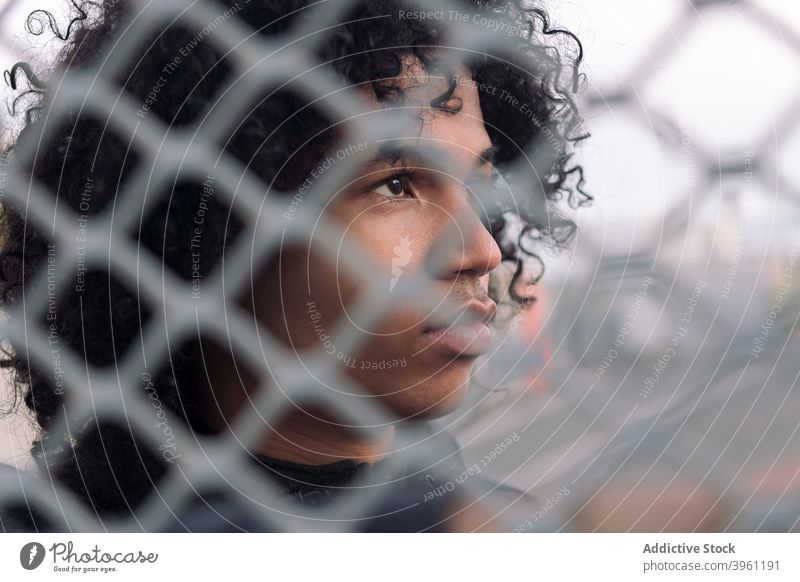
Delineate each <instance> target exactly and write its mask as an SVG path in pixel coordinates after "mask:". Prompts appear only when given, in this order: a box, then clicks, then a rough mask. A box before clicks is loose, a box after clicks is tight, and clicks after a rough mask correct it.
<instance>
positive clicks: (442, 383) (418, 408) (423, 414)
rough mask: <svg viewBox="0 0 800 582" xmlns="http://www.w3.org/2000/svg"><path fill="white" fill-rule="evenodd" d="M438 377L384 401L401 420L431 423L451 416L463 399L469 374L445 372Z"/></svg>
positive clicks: (386, 397) (388, 397) (388, 396)
mask: <svg viewBox="0 0 800 582" xmlns="http://www.w3.org/2000/svg"><path fill="white" fill-rule="evenodd" d="M470 369H471V366H470ZM439 376H444V377H439ZM439 376H437V377H435V378H431V379H430V380H428V381H426V382H422V383H420V384H419V385H417V386H415V387H414V388H411V389H408V390H403V391H400V392H397V393H396V394H392V395H386V396H384V397H383V401H384V403H385V404H386V405H387V406H388V407H389V408H390V409H391V410H392V412H394V413H395V414H396V415H398V416H399V417H400V418H401V419H402V420H408V421H417V420H430V419H433V418H438V417H440V416H445V415H447V414H450V413H451V412H453V411H454V410H455V409H456V408H458V406H459V405H460V404H461V403H462V402H463V401H464V398H465V397H466V394H467V387H468V386H469V374H464V373H461V374H456V373H452V372H451V371H449V370H448V371H446V372H444V373H442V374H440V375H439Z"/></svg>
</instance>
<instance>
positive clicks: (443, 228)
mask: <svg viewBox="0 0 800 582" xmlns="http://www.w3.org/2000/svg"><path fill="white" fill-rule="evenodd" d="M448 190H449V191H448V193H447V195H446V197H445V199H446V200H447V203H446V204H445V203H444V202H443V203H442V205H441V207H440V210H441V212H440V215H441V216H442V220H441V224H440V227H439V228H438V229H437V232H436V233H435V241H434V245H435V247H434V250H433V252H432V253H431V255H433V256H432V257H431V259H432V260H431V263H432V265H431V266H436V267H438V268H436V269H435V276H436V277H438V278H444V279H452V278H457V277H469V276H471V277H474V278H480V277H483V276H484V275H486V274H487V273H489V272H491V271H493V270H494V269H496V268H497V267H498V265H499V264H500V261H501V259H502V255H501V252H500V247H499V246H498V244H497V241H496V240H495V239H494V236H493V235H492V233H491V232H490V231H489V230H488V229H487V228H486V225H485V224H484V221H482V220H481V218H480V214H482V213H484V212H485V210H482V209H481V208H480V207H477V208H476V207H475V206H474V205H473V202H472V201H471V194H470V193H469V192H467V189H466V188H465V187H463V186H457V185H453V186H452V187H451V188H448Z"/></svg>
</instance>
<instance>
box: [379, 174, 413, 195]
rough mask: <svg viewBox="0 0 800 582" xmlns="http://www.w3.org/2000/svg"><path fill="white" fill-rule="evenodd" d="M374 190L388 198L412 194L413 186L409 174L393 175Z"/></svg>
mask: <svg viewBox="0 0 800 582" xmlns="http://www.w3.org/2000/svg"><path fill="white" fill-rule="evenodd" d="M374 192H377V193H378V194H380V195H382V196H386V197H387V198H402V197H403V196H410V195H411V187H410V184H409V180H408V177H407V176H392V177H391V178H387V179H386V180H384V181H383V182H381V183H380V184H378V185H377V186H376V187H375V188H374Z"/></svg>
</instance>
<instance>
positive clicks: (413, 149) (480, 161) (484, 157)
mask: <svg viewBox="0 0 800 582" xmlns="http://www.w3.org/2000/svg"><path fill="white" fill-rule="evenodd" d="M498 151H499V148H498V147H497V146H494V145H493V146H490V147H488V148H486V149H485V150H483V152H481V153H480V155H478V156H477V158H476V159H475V168H480V167H481V166H484V165H492V166H493V165H494V163H495V160H496V159H497V154H498ZM384 161H390V162H392V163H397V162H400V161H402V162H410V163H411V164H413V165H424V163H425V161H426V160H425V156H424V155H423V153H422V151H421V150H420V148H419V147H417V146H413V145H409V144H407V143H402V142H396V141H387V142H383V143H381V144H380V145H379V146H378V156H377V157H376V158H374V159H373V160H372V162H384Z"/></svg>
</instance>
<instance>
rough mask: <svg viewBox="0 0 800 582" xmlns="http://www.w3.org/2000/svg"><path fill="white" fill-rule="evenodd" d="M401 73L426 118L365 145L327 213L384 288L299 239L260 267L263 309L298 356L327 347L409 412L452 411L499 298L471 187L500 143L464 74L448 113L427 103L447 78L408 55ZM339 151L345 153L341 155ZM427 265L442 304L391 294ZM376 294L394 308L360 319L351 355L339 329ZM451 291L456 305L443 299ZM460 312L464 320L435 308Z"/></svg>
mask: <svg viewBox="0 0 800 582" xmlns="http://www.w3.org/2000/svg"><path fill="white" fill-rule="evenodd" d="M456 73H457V77H458V78H459V79H460V80H462V81H463V80H467V81H468V80H469V79H470V75H469V73H468V72H467V71H466V70H464V69H457V70H456ZM401 80H402V84H403V86H404V88H405V91H406V94H407V101H406V102H405V105H404V106H405V107H411V108H413V109H412V111H413V113H414V115H415V118H416V120H417V123H416V124H414V126H413V127H411V126H410V127H409V130H408V134H407V135H400V136H398V138H397V139H396V140H394V139H393V140H390V141H387V142H384V143H382V144H373V143H367V144H366V146H365V147H366V148H368V152H369V153H370V154H372V156H371V159H372V161H371V162H369V163H368V164H367V165H365V166H361V167H360V168H359V169H358V171H357V173H356V174H355V175H354V176H353V181H352V182H351V183H350V184H348V186H347V187H346V188H345V189H343V190H342V191H340V192H338V193H336V194H335V195H334V196H333V197H332V198H331V200H330V202H329V204H328V205H327V207H326V209H325V211H324V212H325V213H326V215H327V217H329V218H332V219H333V220H334V222H335V223H336V224H337V225H338V226H339V227H340V228H341V229H342V231H343V234H342V236H343V237H344V239H346V242H348V243H355V244H357V245H359V246H360V247H362V248H363V249H364V250H365V251H366V252H367V253H369V255H370V256H371V257H372V258H373V259H374V263H375V265H377V267H378V272H377V273H375V278H374V282H375V283H376V286H375V288H372V289H366V288H365V287H364V286H363V285H359V284H357V283H356V282H355V278H354V277H353V276H352V275H349V274H348V272H349V269H348V267H347V261H349V260H352V257H348V256H342V254H339V259H338V260H337V261H336V262H333V261H331V260H329V259H325V258H323V256H322V255H321V254H320V253H319V252H317V251H314V250H313V246H312V250H309V247H308V246H303V247H299V246H295V247H293V248H290V249H284V250H283V251H282V254H281V256H280V262H279V263H278V262H277V261H276V262H275V263H273V264H272V265H271V266H270V267H269V269H267V270H266V271H264V272H263V273H262V274H261V277H260V281H257V282H256V286H255V295H256V296H255V297H254V307H255V313H256V315H257V317H258V318H259V319H260V320H261V321H262V323H263V324H264V325H265V326H267V327H268V328H269V329H270V330H271V331H272V332H273V333H275V334H276V335H277V336H278V337H279V338H280V339H281V340H282V341H283V342H284V343H285V344H286V345H288V346H290V349H293V351H294V353H295V354H297V357H299V358H300V359H303V358H306V357H309V356H310V354H312V353H319V351H323V352H324V353H326V354H327V357H330V358H331V359H332V360H336V362H337V365H339V366H341V367H342V369H343V370H346V372H347V374H348V375H349V376H350V377H352V378H354V379H355V380H356V381H357V382H358V383H359V384H360V385H361V386H363V387H364V388H365V389H366V390H367V391H368V392H369V393H371V394H375V395H377V396H379V397H380V399H381V401H382V402H383V403H384V404H386V405H388V406H389V407H390V408H391V409H392V410H393V411H394V412H395V413H396V414H398V415H400V417H402V418H410V417H415V418H421V417H430V416H435V415H440V414H443V413H446V412H448V411H450V410H452V409H453V408H454V407H455V406H456V405H457V404H458V403H459V402H460V400H461V398H462V397H463V395H464V392H465V390H466V387H467V381H468V379H469V376H470V371H471V369H472V367H473V365H474V363H475V359H476V358H477V357H478V356H479V355H481V354H483V353H485V352H486V350H487V349H488V340H489V339H490V336H491V332H490V331H489V328H488V326H487V325H486V324H487V323H488V322H489V321H490V320H491V319H492V317H493V315H494V311H495V309H496V306H495V304H494V302H493V301H492V300H491V299H489V297H488V296H487V294H486V291H485V290H486V289H487V288H488V279H489V272H490V271H492V270H493V269H495V268H496V267H497V266H498V265H499V263H500V258H501V255H500V249H499V247H498V245H497V244H496V242H495V240H494V238H493V237H492V235H491V233H490V232H489V231H488V230H487V229H486V228H485V226H484V225H483V224H482V221H481V218H480V217H481V214H482V212H481V209H480V205H479V204H476V202H475V198H474V197H473V196H472V195H471V194H470V193H469V192H468V190H467V187H468V185H469V184H472V183H474V182H476V181H486V182H489V181H490V180H491V173H492V165H491V151H492V143H491V141H490V139H489V135H488V134H487V132H486V129H485V127H484V123H483V116H482V114H481V109H480V103H479V96H478V92H477V89H476V88H475V87H474V85H472V84H471V83H469V82H460V83H459V84H458V85H457V88H456V90H455V93H454V94H453V98H452V99H451V100H450V101H449V102H447V103H446V104H445V105H446V106H447V107H453V108H455V109H457V111H456V112H449V111H442V110H439V109H432V108H431V107H430V105H429V104H430V102H431V100H432V99H434V98H435V97H437V96H439V95H441V94H442V93H443V92H444V91H445V89H446V87H447V83H446V82H445V81H444V80H443V79H441V78H435V77H434V78H432V77H429V76H428V75H427V74H426V73H425V72H424V71H423V70H422V68H421V67H419V66H415V65H410V66H409V67H408V69H407V71H406V73H405V74H404V75H403V77H402V78H401ZM385 114H386V111H385V108H382V107H380V106H379V105H378V104H377V103H375V110H374V111H373V112H371V113H370V115H371V116H372V115H374V117H375V122H376V123H378V122H380V121H381V118H382V116H385ZM337 147H342V146H341V145H340V146H337ZM345 147H346V146H345ZM422 148H426V149H427V148H430V149H432V150H435V151H436V152H437V153H438V154H441V155H442V156H444V158H445V159H446V171H443V169H442V166H438V167H437V166H436V165H435V164H431V163H429V162H427V161H425V159H424V158H420V157H419V156H420V155H421V150H422ZM346 155H349V154H345V156H346ZM330 157H331V158H333V159H336V160H337V163H342V162H340V161H338V159H339V157H340V156H337V155H336V154H333V155H331V156H330ZM322 171H324V169H323V170H322ZM434 248H435V249H436V250H435V254H436V256H437V261H436V264H437V266H438V268H437V269H435V271H431V269H430V268H424V266H423V264H424V262H425V261H426V258H427V259H430V257H429V254H430V253H431V252H432V250H433V249H434ZM423 273H427V275H425V276H427V277H428V280H429V281H430V282H431V283H432V285H433V287H434V288H435V289H436V290H437V294H436V297H435V299H436V303H437V304H438V307H436V306H435V305H424V302H420V301H416V302H414V301H411V302H409V301H399V300H396V299H395V297H396V296H397V295H399V294H397V295H395V296H394V297H393V296H392V293H394V292H395V289H396V286H397V285H398V284H400V282H401V281H402V278H403V277H406V278H409V277H413V276H414V275H422V274H423ZM376 293H377V294H378V295H380V294H384V295H383V297H384V298H387V299H388V301H389V303H388V304H389V306H390V307H389V310H388V312H386V313H385V315H384V316H383V317H381V319H380V321H379V322H378V323H377V325H373V326H371V327H370V328H369V329H363V328H362V341H361V343H360V344H359V348H358V349H356V350H353V351H352V353H346V352H345V351H344V350H343V349H340V347H339V346H337V345H336V339H335V338H333V337H332V332H333V330H334V329H335V327H336V325H337V324H338V323H340V322H341V320H342V318H348V317H351V315H352V314H353V313H354V309H355V307H356V305H358V304H359V302H360V301H368V300H374V299H375V298H376ZM445 298H448V299H450V300H451V301H452V302H453V303H449V302H447V303H445V302H442V301H441V300H443V299H445ZM453 308H455V311H453ZM454 313H455V314H456V315H457V316H458V319H457V320H456V323H455V325H453V324H452V321H451V323H450V324H447V323H443V322H442V321H441V320H437V318H436V317H434V316H436V315H445V314H450V315H452V314H454ZM320 381H322V382H324V381H325V379H324V378H322V379H320ZM332 388H333V389H336V387H335V386H333V387H332Z"/></svg>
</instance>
